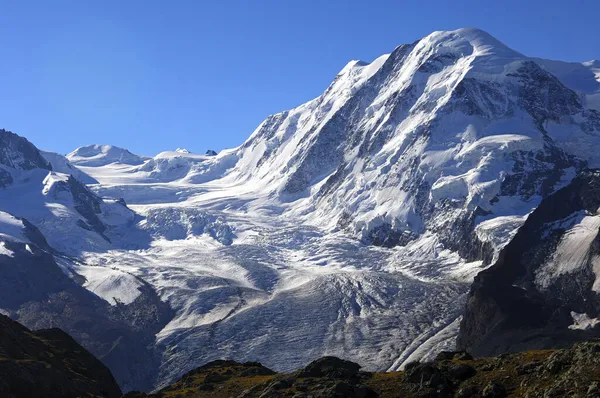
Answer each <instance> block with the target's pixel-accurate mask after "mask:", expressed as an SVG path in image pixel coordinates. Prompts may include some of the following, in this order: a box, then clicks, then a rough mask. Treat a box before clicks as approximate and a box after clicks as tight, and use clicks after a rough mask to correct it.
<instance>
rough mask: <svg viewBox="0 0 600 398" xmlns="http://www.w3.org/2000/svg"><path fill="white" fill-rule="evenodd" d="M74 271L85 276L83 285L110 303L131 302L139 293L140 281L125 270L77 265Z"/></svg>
mask: <svg viewBox="0 0 600 398" xmlns="http://www.w3.org/2000/svg"><path fill="white" fill-rule="evenodd" d="M75 271H76V272H77V273H78V274H80V275H82V276H83V277H85V279H86V281H85V283H84V284H83V287H85V288H86V289H88V290H89V291H91V292H93V293H95V294H96V295H98V296H100V297H101V298H103V299H104V300H106V301H108V302H109V303H110V304H112V305H116V304H117V303H122V304H131V303H132V302H133V301H134V300H135V299H136V298H137V297H138V296H139V295H140V291H139V290H138V287H140V286H142V283H141V282H140V281H139V280H137V279H136V278H135V277H134V276H132V275H130V274H128V273H126V272H123V271H119V270H117V269H112V268H109V267H96V266H78V267H76V268H75Z"/></svg>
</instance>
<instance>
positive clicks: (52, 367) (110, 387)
mask: <svg viewBox="0 0 600 398" xmlns="http://www.w3.org/2000/svg"><path fill="white" fill-rule="evenodd" d="M0 395H1V396H2V397H6V398H12V397H14V398H19V397H31V398H36V397H48V398H50V397H56V398H67V397H73V398H75V397H107V398H112V397H120V396H121V390H120V389H119V386H118V385H117V383H116V381H115V379H114V378H113V377H112V375H111V373H110V371H109V370H108V368H107V367H106V366H104V365H103V364H102V363H101V362H100V361H99V360H97V359H96V358H94V356H93V355H92V354H90V353H89V352H88V351H86V350H85V349H84V348H83V347H81V346H80V345H79V344H77V343H76V342H75V340H73V338H71V337H70V336H69V335H68V334H66V333H64V332H63V331H62V330H60V329H45V330H38V331H36V332H32V331H30V330H28V329H27V328H25V327H24V326H22V325H20V324H18V323H17V322H15V321H12V320H11V319H10V318H8V317H6V316H4V315H0Z"/></svg>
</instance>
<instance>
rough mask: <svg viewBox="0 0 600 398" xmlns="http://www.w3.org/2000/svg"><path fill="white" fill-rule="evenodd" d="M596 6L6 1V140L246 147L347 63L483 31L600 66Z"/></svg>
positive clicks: (43, 144) (1, 121)
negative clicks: (444, 34)
mask: <svg viewBox="0 0 600 398" xmlns="http://www.w3.org/2000/svg"><path fill="white" fill-rule="evenodd" d="M599 15H600V1H597V0H590V1H575V0H573V1H569V2H567V1H542V0H528V1H481V0H479V1H454V2H448V1H439V2H438V1H432V0H430V1H419V2H403V1H398V0H396V1H352V0H348V1H338V0H322V1H299V2H298V1H296V2H292V1H287V0H273V1H271V0H246V1H226V0H223V1H202V0H194V1H184V0H175V1H149V0H146V1H134V0H127V1H112V0H104V1H61V0H54V1H51V2H50V1H45V0H40V1H27V0H16V1H6V0H0V51H1V55H2V58H1V61H0V88H1V90H2V92H1V95H0V127H3V128H6V129H9V130H12V131H14V132H16V133H18V134H21V135H23V136H25V137H27V138H28V139H29V140H30V141H32V142H33V143H34V144H36V145H37V146H38V147H40V148H43V149H48V150H54V151H57V152H60V153H67V152H69V151H71V150H72V149H74V148H76V147H77V146H81V145H86V144H92V143H100V144H112V145H118V146H122V147H126V148H128V149H130V150H131V151H132V152H136V153H140V154H146V155H153V154H156V153H158V152H160V151H162V150H167V149H175V148H177V147H184V148H187V149H189V150H191V151H193V152H204V151H206V149H209V148H210V149H216V150H220V149H223V148H229V147H234V146H237V145H239V144H241V143H242V142H243V141H244V140H245V139H246V138H247V137H248V136H249V135H250V134H251V133H252V131H253V130H254V128H255V127H256V126H257V125H258V124H259V123H260V122H261V121H262V120H263V119H264V118H265V117H266V116H268V115H269V114H271V113H276V112H279V111H282V110H285V109H289V108H291V107H294V106H297V105H299V104H301V103H303V102H305V101H307V100H309V99H311V98H314V97H316V96H317V95H319V94H320V93H321V92H322V91H323V90H324V89H325V88H326V87H327V85H328V84H329V83H330V82H331V80H332V79H333V77H334V76H335V75H336V73H337V72H338V71H339V70H340V69H341V68H342V67H343V66H344V65H345V64H346V63H347V62H348V61H350V60H352V59H362V60H365V61H371V60H373V59H374V58H376V57H378V56H379V55H381V54H384V53H388V52H390V51H391V50H393V49H394V47H396V46H397V45H399V44H402V43H410V42H413V41H414V40H416V39H418V38H420V37H422V36H424V35H426V34H428V33H430V32H432V31H434V30H447V29H456V28H460V27H478V28H481V29H483V30H486V31H487V32H489V33H491V34H492V35H493V36H495V37H496V38H498V39H500V40H501V41H503V42H504V43H506V44H507V45H509V46H510V47H512V48H514V49H515V50H518V51H520V52H522V53H524V54H527V55H531V56H538V57H544V58H552V59H561V60H569V61H586V60H590V59H600V34H598V29H597V27H598V16H599Z"/></svg>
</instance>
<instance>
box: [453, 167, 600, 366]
mask: <svg viewBox="0 0 600 398" xmlns="http://www.w3.org/2000/svg"><path fill="white" fill-rule="evenodd" d="M599 211H600V172H599V171H597V170H596V171H589V172H585V173H582V174H581V175H580V176H578V177H577V178H575V179H574V180H573V182H572V183H571V184H570V185H568V186H567V187H565V188H563V189H561V190H560V191H558V192H556V193H555V194H553V195H550V196H549V197H547V198H546V199H544V200H543V201H542V203H541V204H540V205H539V207H538V208H537V209H536V210H535V211H533V213H531V215H530V216H529V217H528V218H527V221H526V222H525V224H523V226H522V227H521V228H520V229H519V232H518V233H517V234H516V235H515V237H514V238H513V240H512V241H511V242H510V243H509V244H508V245H506V247H505V248H504V250H503V251H502V253H501V255H500V257H499V259H498V262H497V263H495V264H494V265H493V266H492V267H490V268H489V269H487V270H485V271H483V272H482V273H480V274H479V275H478V276H477V277H476V278H475V282H474V283H473V286H472V287H471V292H470V294H469V298H468V301H467V307H466V313H465V316H464V319H463V322H462V324H461V329H460V335H459V344H461V346H463V347H465V348H467V349H469V350H470V351H471V352H473V353H474V354H477V355H493V354H497V353H503V352H507V351H519V350H523V349H532V348H534V349H539V348H548V347H557V346H567V345H569V344H571V343H572V342H573V341H578V340H584V339H588V338H591V337H597V336H598V335H600V329H598V328H596V327H595V326H596V325H597V324H598V323H600V321H599V318H600V300H599V298H598V291H600V279H599V275H598V272H599V268H598V267H599V266H600V262H599V261H600V213H599Z"/></svg>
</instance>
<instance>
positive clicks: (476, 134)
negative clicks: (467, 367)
mask: <svg viewBox="0 0 600 398" xmlns="http://www.w3.org/2000/svg"><path fill="white" fill-rule="evenodd" d="M540 65H541V62H539V61H536V60H535V59H531V58H528V57H526V56H525V55H522V54H520V53H518V52H516V51H513V50H511V49H509V48H508V47H506V46H505V45H504V44H502V43H500V42H499V41H497V40H496V39H494V38H493V37H491V36H490V35H489V34H487V33H485V32H482V31H480V30H477V29H460V30H456V31H448V32H434V33H432V34H431V35H428V36H427V37H424V38H423V39H421V40H419V41H417V42H415V43H412V44H406V45H401V46H399V47H397V48H396V49H394V50H393V51H392V52H391V53H390V54H386V55H383V56H382V57H380V58H378V59H376V60H375V61H373V62H371V63H365V62H361V61H353V62H350V63H349V64H348V65H346V67H344V68H343V69H342V71H341V72H340V73H339V74H338V75H337V76H336V77H335V79H334V81H333V82H332V84H331V85H330V86H329V87H328V88H327V90H326V91H325V92H324V93H323V94H322V95H320V96H319V97H317V98H315V99H314V100H312V101H309V102H307V103H306V104H303V105H301V106H299V107H297V108H295V109H292V110H289V111H286V112H282V113H279V114H276V115H272V116H270V117H269V118H267V119H266V120H265V121H264V122H263V123H261V125H260V126H259V127H258V128H257V129H256V130H255V131H254V133H253V134H252V135H251V136H250V137H249V139H248V140H247V141H246V142H245V143H243V144H242V145H241V146H239V147H238V148H234V149H230V150H225V151H221V152H220V153H219V154H216V156H215V155H214V154H211V156H209V155H197V154H192V153H189V152H188V151H182V150H179V151H175V152H163V153H161V154H159V155H157V156H155V157H153V158H147V157H144V156H137V155H135V154H132V153H130V152H128V151H126V150H124V149H121V148H116V147H111V146H102V145H94V146H88V147H82V148H79V149H77V150H76V151H74V152H73V153H71V154H69V155H68V156H67V159H68V161H69V162H70V164H71V165H72V166H73V167H76V168H77V169H79V170H81V171H82V172H83V173H85V174H86V175H88V176H90V177H91V178H93V179H94V180H95V181H97V183H90V184H89V185H88V186H84V185H83V184H81V182H80V181H78V179H77V178H73V177H69V176H68V175H66V174H62V173H60V172H57V171H56V170H54V171H52V172H50V171H49V170H48V169H47V168H43V167H41V166H40V165H38V166H39V167H36V168H33V169H30V170H21V169H19V170H17V169H16V168H15V167H13V163H10V164H8V162H6V163H7V164H6V165H5V166H6V167H5V168H3V170H5V169H6V170H8V173H9V174H10V177H11V178H12V180H11V182H10V184H7V185H6V188H4V189H3V190H0V210H2V211H5V212H7V213H9V214H12V215H13V216H17V217H19V219H26V220H27V221H28V222H30V223H31V225H33V226H35V227H36V228H37V229H38V230H39V231H40V233H41V234H43V236H44V237H45V239H46V241H47V244H48V246H49V247H50V248H51V249H52V250H53V252H52V255H53V256H54V258H55V261H56V263H58V264H57V265H60V266H61V268H62V269H63V270H64V272H65V273H66V274H67V275H69V276H70V277H71V279H72V280H81V281H82V282H81V285H82V287H83V288H85V289H87V290H88V291H89V292H91V293H93V294H94V295H95V296H96V297H97V298H98V300H102V301H101V303H102V306H103V310H102V311H108V312H109V313H110V312H111V311H112V310H113V309H114V310H115V311H117V312H119V311H123V312H119V314H121V315H122V316H124V317H125V315H130V317H131V318H133V319H134V320H135V319H136V315H138V314H141V315H140V316H141V317H142V319H143V320H144V322H149V324H150V325H151V326H149V327H148V330H149V332H148V334H147V335H145V340H144V344H146V345H147V346H148V347H149V351H150V352H152V353H153V355H154V354H155V356H153V360H152V361H148V362H146V364H148V366H147V367H145V366H142V367H141V368H140V369H139V370H140V374H139V375H136V376H135V377H134V378H133V379H131V380H125V378H126V377H128V375H127V373H126V372H123V373H121V370H119V371H115V369H117V368H113V371H115V374H116V375H117V378H118V379H119V380H120V381H121V382H122V383H123V382H125V383H129V384H127V388H129V387H130V386H131V385H135V384H136V383H137V384H139V385H143V386H148V385H153V386H154V387H159V386H164V385H165V384H166V383H168V382H169V381H170V380H173V379H175V378H177V377H179V376H180V375H181V374H183V373H185V371H187V370H189V369H192V368H194V367H195V366H198V365H201V364H203V363H206V362H208V361H211V360H214V359H218V358H222V357H223V356H224V355H226V356H227V357H230V358H232V359H236V360H241V361H253V360H260V361H261V362H263V363H265V365H267V366H268V367H269V368H272V369H274V370H276V371H289V370H292V369H295V368H298V367H301V366H304V365H305V364H307V363H308V362H310V361H312V360H314V359H316V358H318V357H321V356H323V355H336V356H339V357H342V358H345V359H350V360H354V361H357V362H360V363H362V364H363V365H364V366H365V368H366V369H367V370H387V369H390V370H397V369H400V368H402V367H403V366H405V365H406V364H407V363H408V362H410V361H413V360H416V359H420V358H431V357H432V356H435V353H436V352H437V351H439V350H440V349H444V348H450V347H452V346H453V345H454V343H455V338H456V334H457V333H458V327H459V323H460V315H461V312H462V309H463V304H464V300H465V299H466V292H467V291H468V284H469V283H470V282H471V281H472V278H473V276H474V275H475V274H476V273H478V272H479V271H481V270H483V269H485V268H486V267H487V266H488V265H489V264H492V263H494V262H496V260H497V259H498V256H499V253H500V251H501V250H502V248H503V247H505V246H506V245H507V244H508V243H509V242H510V241H511V239H512V238H513V236H515V234H516V233H517V230H518V229H519V227H521V226H522V225H523V223H524V222H525V220H526V219H527V217H528V215H529V214H530V213H531V211H533V210H534V209H535V208H536V207H537V206H538V205H539V203H540V202H541V201H542V199H543V198H544V197H548V196H549V195H552V194H553V193H554V192H556V191H557V190H559V189H560V188H562V187H564V186H566V185H567V184H569V182H570V181H571V180H572V179H573V178H575V177H576V176H577V175H578V174H579V173H581V172H582V170H584V169H585V168H587V167H590V166H597V165H598V164H599V163H600V158H599V157H598V155H597V153H596V152H597V151H596V148H597V147H598V145H599V144H600V114H599V113H598V112H597V111H596V110H594V109H592V108H591V107H590V106H589V101H587V97H585V95H587V94H586V93H582V92H579V91H577V90H578V88H577V87H574V86H573V81H574V80H572V79H567V78H566V77H564V76H563V75H561V76H559V77H556V76H554V75H553V74H552V73H551V72H550V71H549V67H546V68H544V67H543V65H541V66H540ZM586 68H587V67H585V68H583V69H581V68H578V69H577V70H576V72H575V73H580V72H581V73H588V72H589V70H588V69H586ZM561 78H562V79H563V80H561ZM584 99H585V100H584ZM11 159H12V158H11ZM31 159H33V157H32V158H31ZM32 161H33V160H32ZM56 167H57V168H58V167H59V166H58V164H57V166H56ZM60 167H61V168H62V169H61V170H63V169H64V164H62V163H61V166H60ZM15 197H20V198H23V200H21V201H18V202H17V201H15V200H14V198H15ZM121 198H122V199H121ZM125 203H127V204H126V205H125ZM7 224H8V223H7ZM6 247H7V249H6V250H12V249H11V248H8V246H6ZM0 257H1V256H0ZM82 278H85V280H83V279H82ZM145 289H147V290H145ZM144 292H146V293H144ZM144 300H148V302H150V303H152V305H151V306H150V308H152V310H151V311H150V314H148V313H147V312H145V311H144V309H145V307H144V306H142V304H144V305H145V303H146V301H144ZM99 303H100V302H99ZM98 305H100V304H98ZM107 309H108V310H107ZM32 313H35V311H33V312H32ZM121 315H120V316H121ZM119 320H123V319H122V318H119ZM126 320H127V319H126ZM144 322H141V324H144V325H146V324H145V323H144ZM133 323H134V324H133V326H132V325H131V323H129V324H128V325H129V326H128V327H133V328H134V330H138V329H135V327H137V326H138V324H137V323H136V322H135V321H134V322H133ZM74 335H75V337H76V338H78V337H77V335H76V334H74ZM127 344H128V343H124V344H123V345H119V347H124V346H127ZM307 347H308V348H307ZM113 366H117V367H119V364H118V363H115V364H114V365H113ZM118 369H121V368H118ZM138 376H139V377H138ZM122 380H125V381H122ZM122 385H123V384H122ZM127 388H124V389H127ZM144 388H146V387H144Z"/></svg>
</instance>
